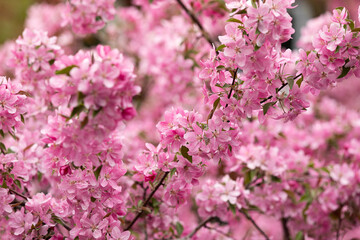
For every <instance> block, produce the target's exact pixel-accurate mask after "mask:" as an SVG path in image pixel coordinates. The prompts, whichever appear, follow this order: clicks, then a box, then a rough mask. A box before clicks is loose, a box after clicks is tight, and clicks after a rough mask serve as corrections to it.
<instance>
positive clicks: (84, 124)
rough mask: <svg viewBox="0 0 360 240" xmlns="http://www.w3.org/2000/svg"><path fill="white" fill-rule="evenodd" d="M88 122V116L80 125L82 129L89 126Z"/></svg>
mask: <svg viewBox="0 0 360 240" xmlns="http://www.w3.org/2000/svg"><path fill="white" fill-rule="evenodd" d="M88 122H89V118H88V116H86V117H85V118H84V120H82V122H81V123H80V126H81V129H83V128H84V127H85V126H86V124H88Z"/></svg>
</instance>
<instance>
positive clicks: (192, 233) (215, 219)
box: [182, 217, 228, 240]
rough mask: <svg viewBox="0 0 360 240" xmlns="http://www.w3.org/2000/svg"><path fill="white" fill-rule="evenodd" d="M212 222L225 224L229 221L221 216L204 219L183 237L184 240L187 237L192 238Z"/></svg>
mask: <svg viewBox="0 0 360 240" xmlns="http://www.w3.org/2000/svg"><path fill="white" fill-rule="evenodd" d="M210 222H217V223H219V224H220V225H225V224H228V223H227V222H223V221H222V220H221V219H220V218H219V217H209V218H207V219H205V220H204V221H202V222H201V223H199V225H198V226H197V227H196V228H195V229H194V230H193V231H192V232H191V233H190V234H189V235H187V236H186V237H184V238H182V239H183V240H187V239H191V238H192V237H193V236H194V235H195V234H196V233H197V232H198V231H199V230H200V229H201V228H203V227H206V224H208V223H210Z"/></svg>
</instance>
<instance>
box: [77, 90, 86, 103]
mask: <svg viewBox="0 0 360 240" xmlns="http://www.w3.org/2000/svg"><path fill="white" fill-rule="evenodd" d="M85 97H86V95H85V94H84V93H82V92H80V91H79V92H78V104H79V105H82V104H84V98H85Z"/></svg>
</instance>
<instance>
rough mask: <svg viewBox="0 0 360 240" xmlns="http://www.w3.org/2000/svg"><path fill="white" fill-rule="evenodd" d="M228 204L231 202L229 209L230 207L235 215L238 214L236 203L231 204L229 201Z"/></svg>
mask: <svg viewBox="0 0 360 240" xmlns="http://www.w3.org/2000/svg"><path fill="white" fill-rule="evenodd" d="M228 204H229V209H230V211H231V212H232V213H233V214H234V215H236V206H235V204H231V203H230V202H229V201H228Z"/></svg>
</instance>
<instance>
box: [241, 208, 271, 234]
mask: <svg viewBox="0 0 360 240" xmlns="http://www.w3.org/2000/svg"><path fill="white" fill-rule="evenodd" d="M240 212H241V213H242V214H243V215H244V216H245V217H246V218H247V219H248V220H249V221H250V222H251V223H252V224H253V225H254V227H255V228H256V229H257V230H258V231H259V232H260V233H261V235H263V236H264V237H265V239H266V240H270V238H269V237H268V235H266V233H265V232H264V231H263V230H262V229H261V228H260V227H259V225H257V224H256V222H255V221H254V219H252V217H251V216H250V215H249V214H248V213H247V212H246V211H244V210H243V209H240Z"/></svg>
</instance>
